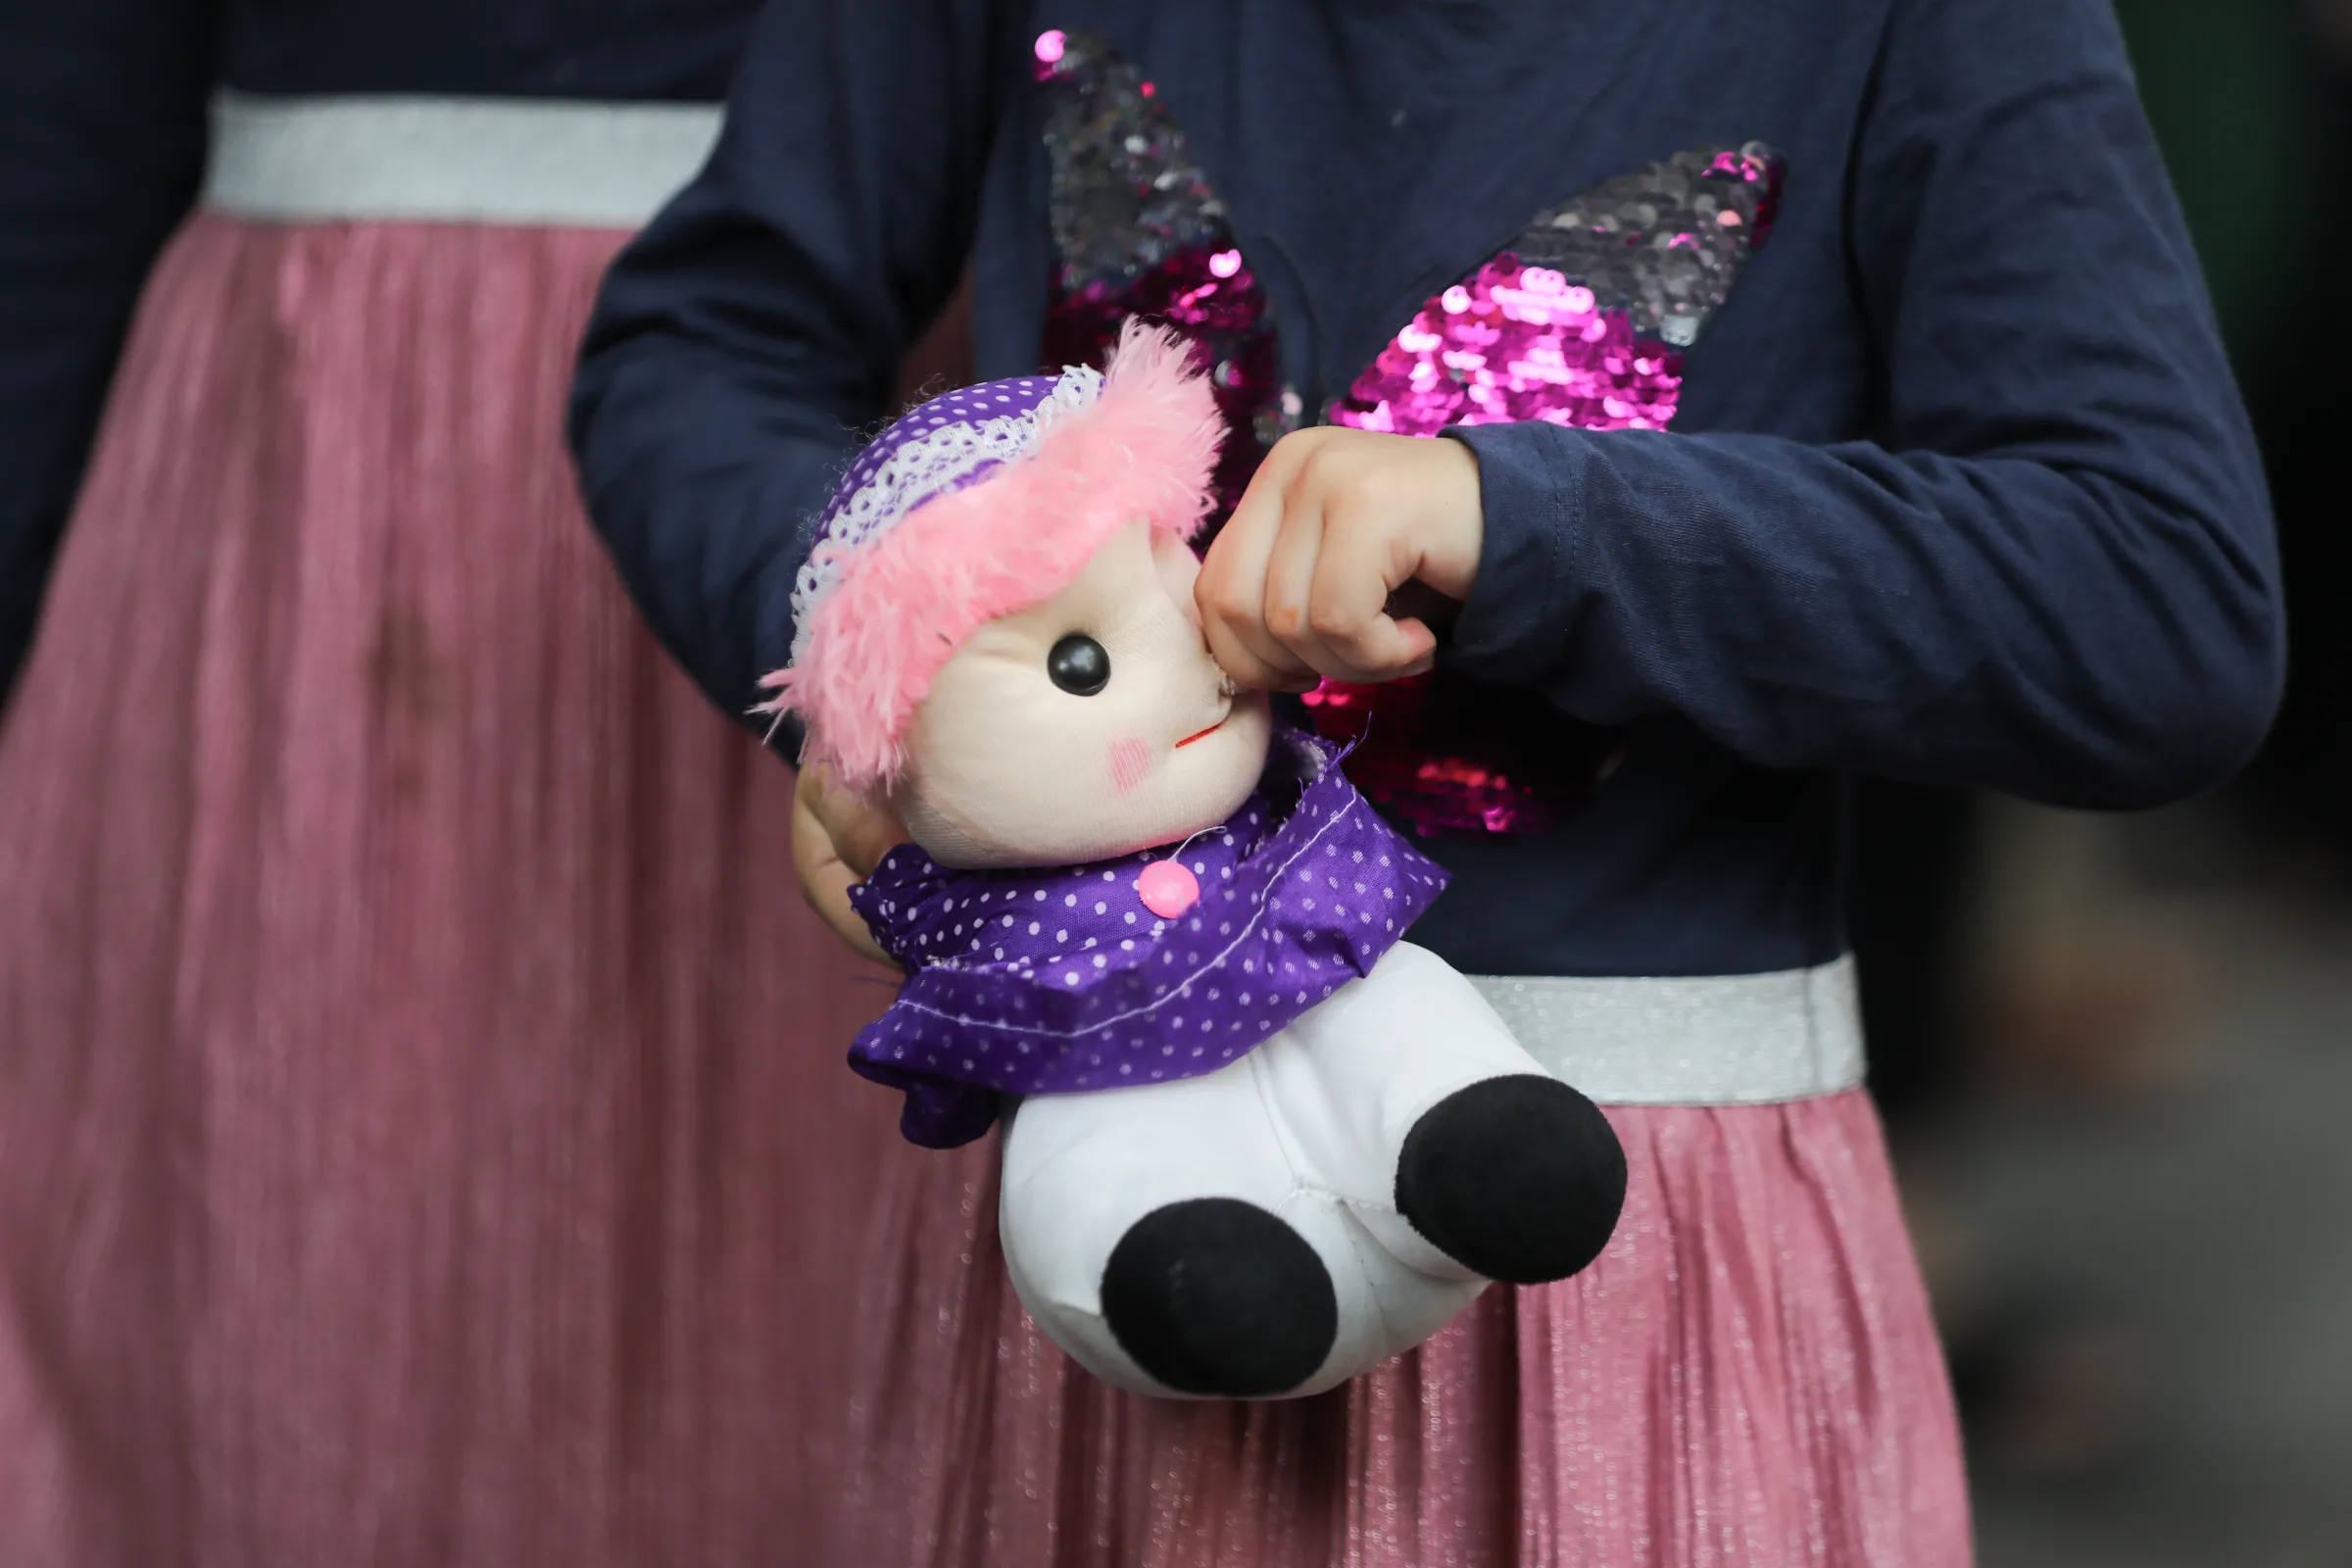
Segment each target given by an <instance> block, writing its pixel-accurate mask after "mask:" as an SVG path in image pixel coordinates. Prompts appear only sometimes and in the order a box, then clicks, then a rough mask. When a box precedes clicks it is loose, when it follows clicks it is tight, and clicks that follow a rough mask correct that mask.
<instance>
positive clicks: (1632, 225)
mask: <svg viewBox="0 0 2352 1568" xmlns="http://www.w3.org/2000/svg"><path fill="white" fill-rule="evenodd" d="M1781 170H1782V164H1781V160H1780V158H1779V157H1778V156H1777V155H1776V154H1775V153H1774V152H1773V151H1772V149H1771V148H1769V147H1767V146H1765V145H1764V144H1763V143H1762V142H1752V141H1751V142H1749V143H1747V144H1746V145H1745V146H1742V147H1737V148H1732V147H1700V148H1694V149H1692V150H1691V151H1689V152H1683V153H1677V154H1675V155H1674V156H1673V157H1672V158H1669V159H1666V160H1665V161H1664V162H1662V163H1656V164H1652V165H1650V166H1649V167H1648V168H1647V169H1643V170H1640V171H1637V172H1634V173H1631V174H1622V175H1619V176H1618V177H1617V178H1615V179H1612V180H1609V181H1608V182H1607V183H1605V184H1601V185H1596V186H1594V187H1593V189H1591V190H1589V191H1586V192H1585V193H1584V194H1583V195H1581V196H1578V197H1576V198H1575V199H1574V200H1572V201H1570V202H1567V203H1566V204H1564V205H1562V206H1560V207H1556V208H1553V209H1552V210H1550V211H1549V212H1544V213H1539V214H1538V215H1536V218H1535V220H1534V221H1532V222H1531V223H1529V224H1528V226H1527V228H1526V229H1525V230H1524V231H1523V232H1522V233H1521V234H1520V236H1519V237H1518V238H1517V239H1516V240H1514V241H1513V242H1512V243H1511V245H1510V246H1509V247H1508V248H1509V249H1510V250H1511V251H1512V252H1514V253H1515V254H1516V255H1517V256H1518V258H1519V260H1520V261H1521V262H1522V263H1523V264H1525V265H1527V266H1530V267H1548V268H1551V269H1553V270H1556V271H1558V272H1560V273H1562V274H1563V275H1565V276H1566V277H1567V279H1568V280H1569V281H1570V282H1571V283H1576V284H1582V285H1583V286H1584V287H1586V288H1589V289H1591V290H1592V291H1593V295H1594V296H1595V300H1596V303H1597V305H1598V307H1599V309H1601V310H1603V311H1608V310H1622V311H1624V312H1626V314H1627V315H1628V316H1629V317H1631V318H1632V320H1633V326H1634V331H1635V333H1636V335H1638V336H1641V337H1647V338H1655V339H1658V340H1660V341H1663V342H1665V343H1667V344H1670V345H1672V346H1673V347H1676V348H1688V347H1689V346H1690V345H1691V343H1693V342H1695V341H1696V340H1697V338H1698V332H1699V328H1700V327H1701V326H1703V325H1704V324H1705V323H1706V319H1707V318H1708V317H1710V316H1712V315H1714V313H1715V312H1716V311H1718V310H1720V309H1722V307H1723V302H1724V301H1725V300H1726V299H1728V298H1730V297H1731V292H1732V283H1733V280H1734V279H1735V278H1737V277H1738V276H1739V275H1740V267H1741V266H1742V265H1743V264H1744V263H1745V262H1746V260H1747V255H1748V252H1749V251H1751V250H1753V249H1754V248H1755V247H1756V245H1757V244H1758V243H1760V242H1761V239H1762V236H1763V235H1764V233H1765V232H1766V231H1767V230H1768V229H1769V228H1770V226H1771V223H1772V219H1773V216H1774V209H1775V207H1776V205H1777V203H1778V199H1779V192H1780V183H1781Z"/></svg>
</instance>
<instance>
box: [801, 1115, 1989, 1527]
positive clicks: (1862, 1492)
mask: <svg viewBox="0 0 2352 1568" xmlns="http://www.w3.org/2000/svg"><path fill="white" fill-rule="evenodd" d="M1609 1116H1610V1120H1611V1122H1612V1123H1613V1124H1614V1125H1615V1126H1616V1128H1617V1132H1618V1136H1619V1138H1620V1139H1621V1140H1622V1141H1623V1142H1624V1144H1625V1148H1626V1152H1627V1156H1628V1160H1629V1164H1630V1171H1631V1184H1630V1190H1629V1194H1628V1199H1627V1207H1626V1212H1625V1217H1624V1219H1623V1221H1622V1223H1621V1225H1620V1226H1619V1229H1618V1232H1617V1235H1616V1237H1615V1239H1614V1240H1613V1241H1612V1242H1611V1244H1610V1246H1609V1248H1608V1250H1607V1251H1606V1252H1604V1253H1603V1254H1602V1256H1601V1258H1600V1260H1599V1261H1598V1262H1596V1263H1595V1264H1594V1265H1593V1267H1592V1268H1591V1269H1589V1270H1587V1271H1586V1272H1585V1273H1584V1274H1582V1275H1580V1276H1578V1277H1577V1278H1575V1279H1573V1280H1570V1281H1567V1282H1566V1283H1563V1284H1560V1285H1556V1286H1547V1287H1543V1288H1538V1289H1528V1290H1518V1291H1513V1290H1508V1289H1495V1290H1491V1291H1489V1292H1488V1294H1487V1295H1486V1296H1485V1297H1484V1298H1482V1299H1481V1300H1480V1301H1479V1303H1478V1304H1477V1306H1475V1307H1474V1308H1473V1309H1472V1310H1471V1312H1470V1313H1468V1314H1467V1315H1466V1316H1464V1317H1463V1318H1461V1319H1460V1320H1457V1321H1456V1322H1455V1323H1454V1324H1453V1325H1452V1326H1451V1327H1450V1328H1448V1329H1447V1330H1446V1332H1445V1333H1444V1334H1442V1335H1440V1336H1439V1337H1438V1338H1437V1339H1435V1340H1433V1341H1432V1342H1430V1343H1429V1344H1428V1345H1427V1346H1424V1347H1423V1348H1421V1349H1420V1350H1419V1351H1417V1352H1415V1353H1413V1354H1410V1355H1406V1356H1403V1357H1401V1358H1399V1359H1398V1360H1396V1361H1393V1362H1391V1363H1389V1364H1388V1365H1386V1366H1384V1367H1382V1368H1381V1369H1379V1370H1378V1371H1376V1372H1374V1373H1373V1374H1371V1375H1370V1376H1367V1377H1363V1378H1359V1379H1357V1380H1356V1381H1355V1382H1353V1383H1351V1384H1348V1385H1347V1386H1345V1387H1343V1388H1341V1389H1337V1390H1334V1391H1333V1392H1332V1393H1330V1394H1328V1395H1324V1396H1321V1397H1316V1398H1312V1399H1303V1400H1295V1401H1286V1402H1274V1403H1263V1404H1232V1403H1211V1402H1204V1403H1181V1402H1172V1401H1160V1400H1152V1399H1142V1398H1136V1397H1131V1396H1127V1395H1122V1394H1116V1393H1113V1392H1111V1391H1110V1390H1108V1389H1106V1388H1105V1387H1104V1386H1103V1385H1102V1384H1100V1383H1098V1382H1096V1381H1094V1380H1093V1379H1091V1378H1089V1377H1087V1376H1085V1375H1084V1374H1082V1373H1080V1372H1078V1371H1076V1370H1075V1369H1074V1368H1072V1367H1071V1366H1070V1364H1069V1363H1068V1362H1067V1361H1066V1360H1064V1359H1063V1358H1062V1356H1061V1355H1060V1354H1059V1353H1058V1352H1057V1351H1055V1350H1054V1349H1053V1348H1051V1347H1050V1346H1048V1345H1047V1344H1046V1343H1045V1342H1044V1341H1043V1340H1042V1339H1041V1338H1040V1337H1039V1336H1038V1334H1037V1332H1036V1330H1035V1329H1034V1328H1033V1327H1032V1326H1031V1325H1030V1324H1029V1323H1028V1321H1027V1319H1026V1318H1025V1317H1024V1316H1023V1314H1022V1312H1021V1310H1020V1306H1019V1303H1018V1302H1017V1300H1016V1299H1014V1297H1013V1295H1012V1293H1011V1291H1010V1289H1009V1288H1008V1287H1007V1286H1006V1285H1005V1280H1004V1268H1003V1263H1002V1259H1001V1254H1000V1253H999V1251H998V1249H997V1242H996V1230H995V1186H994V1174H993V1169H992V1166H991V1162H990V1158H989V1156H988V1154H987V1153H986V1152H956V1153H952V1154H945V1155H927V1156H919V1157H910V1158H908V1159H906V1160H902V1161H899V1162H897V1163H895V1164H894V1165H893V1166H892V1167H891V1169H890V1170H889V1172H888V1173H887V1175H886V1177H885V1181H886V1188H885V1191H886V1194H887V1199H886V1205H885V1207H884V1210H883V1212H882V1215H881V1217H880V1218H879V1219H878V1220H877V1223H876V1224H875V1227H874V1250H873V1260H872V1262H871V1263H870V1264H869V1265H868V1266H867V1267H866V1268H865V1269H864V1270H862V1271H861V1273H860V1279H861V1282H862V1287H863V1289H864V1290H865V1292H866V1293H867V1295H866V1300H867V1303H868V1304H867V1306H866V1308H865V1310H864V1311H863V1312H861V1314H860V1321H861V1324H862V1329H861V1334H860V1340H859V1344H858V1379H857V1385H858V1392H859V1402H858V1407H857V1409H856V1410H855V1411H854V1413H853V1426H854V1433H855V1437H854V1442H855V1450H856V1455H857V1457H856V1459H855V1462H854V1463H853V1464H852V1465H851V1467H850V1468H851V1474H852V1476H853V1485H854V1487H855V1491H854V1493H853V1506H852V1508H851V1509H850V1511H849V1514H848V1516H847V1517H846V1518H845V1519H844V1520H843V1521H842V1522H841V1529H842V1534H841V1535H839V1536H838V1537H836V1538H834V1541H833V1543H832V1544H831V1545H830V1546H829V1548H828V1550H827V1553H826V1556H825V1560H827V1561H829V1562H838V1563H858V1564H872V1565H876V1568H881V1565H889V1568H901V1565H904V1568H916V1565H921V1568H934V1565H945V1564H956V1565H988V1568H998V1565H1004V1568H1010V1565H1013V1564H1048V1563H1051V1564H1055V1565H1068V1568H1081V1565H1083V1568H1179V1565H1182V1568H1195V1565H1205V1564H1232V1565H1249V1568H1290V1565H1299V1564H1315V1565H1321V1564H1333V1565H1340V1564H1345V1565H1348V1568H1408V1565H1410V1568H1490V1565H1506V1564H1508V1565H1526V1568H1538V1565H1541V1568H1650V1565H1658V1568H1700V1565H1724V1568H1731V1565H1735V1564H1736V1565H1741V1568H1784V1565H1786V1568H1795V1565H1799V1564H1803V1565H1820V1568H1890V1565H1901V1568H1960V1565H1962V1564H1965V1563H1967V1562H1968V1561H1969V1560H1970V1550H1971V1548H1970V1543H1969V1522H1968V1505H1967V1496H1966V1492H1965V1488H1964V1485H1963V1478H1962V1473H1961V1465H1960V1452H1959V1443H1958V1438H1957V1433H1956V1429H1955V1426H1954V1423H1953V1417H1952V1406H1951V1399H1950V1395H1949V1392H1948V1385H1947V1382H1946V1379H1945V1376H1944V1371H1943V1362H1942V1357H1941V1354H1940V1351H1939V1349H1938V1348H1937V1345H1936V1335H1935V1330H1934V1326H1933V1324H1932V1322H1931V1320H1930V1317H1929V1312H1928V1303H1927V1299H1926V1295H1925V1292H1924V1290H1923V1289H1922V1286H1921V1283H1920V1278H1919V1273H1918V1269H1917V1266H1916V1264H1915V1262H1914V1260H1913V1257H1912V1253H1911V1248H1910V1241H1909V1238H1908V1236H1907V1234H1906V1232H1905V1230H1904V1226H1903V1221H1902V1217H1901V1213H1900V1210H1899V1208H1898V1206H1897V1203H1896V1201H1895V1193H1894V1186H1893V1181H1892V1177H1891V1174H1890V1172H1889V1170H1888V1167H1887V1155H1886V1149H1885V1144H1884V1140H1883V1138H1882V1135H1881V1132H1880V1128H1879V1123H1878V1118H1877V1114H1876V1112H1875V1111H1874V1109H1873V1108H1872V1106H1871V1104H1870V1101H1869V1099H1868V1097H1867V1096H1866V1095H1864V1094H1862V1093H1860V1092H1858V1091H1857V1092H1854V1093H1849V1094H1842V1095H1835V1096H1830V1097H1826V1098H1823V1099H1818V1100H1809V1101H1803V1102H1798V1103H1791V1104H1786V1105H1767V1106H1757V1107H1748V1108H1739V1109H1700V1108H1636V1109H1628V1108H1623V1107H1620V1108H1615V1109H1612V1110H1611V1111H1610V1112H1609Z"/></svg>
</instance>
